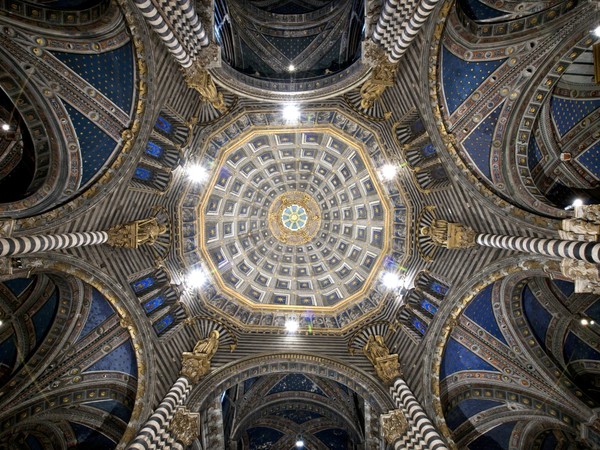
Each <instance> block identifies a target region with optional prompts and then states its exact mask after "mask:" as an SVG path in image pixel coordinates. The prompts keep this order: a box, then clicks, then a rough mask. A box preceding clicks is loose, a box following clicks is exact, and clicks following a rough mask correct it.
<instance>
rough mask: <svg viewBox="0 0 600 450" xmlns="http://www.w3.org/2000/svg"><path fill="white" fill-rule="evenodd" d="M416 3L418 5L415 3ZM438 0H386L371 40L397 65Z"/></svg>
mask: <svg viewBox="0 0 600 450" xmlns="http://www.w3.org/2000/svg"><path fill="white" fill-rule="evenodd" d="M417 2H418V3H417ZM438 2H439V0H420V1H419V0H417V1H415V0H413V1H400V0H387V1H386V2H385V5H384V7H383V10H382V12H381V15H380V16H379V20H378V21H377V25H376V26H375V30H374V31H373V40H374V41H375V42H377V43H379V44H380V45H382V46H383V47H384V48H385V49H386V53H387V55H388V58H389V60H390V62H392V63H397V62H398V61H399V60H400V58H401V57H402V55H403V54H404V52H406V50H407V49H408V46H409V45H410V43H411V42H412V41H413V40H414V39H415V37H416V36H417V33H418V32H419V30H420V29H421V27H422V26H423V25H424V24H425V22H426V20H427V18H428V17H429V15H430V14H431V13H432V12H433V10H434V8H435V7H436V6H437V4H438Z"/></svg>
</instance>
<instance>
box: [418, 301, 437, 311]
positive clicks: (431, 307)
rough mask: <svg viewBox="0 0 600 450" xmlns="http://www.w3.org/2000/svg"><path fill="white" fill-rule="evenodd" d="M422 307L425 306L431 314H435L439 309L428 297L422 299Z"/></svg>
mask: <svg viewBox="0 0 600 450" xmlns="http://www.w3.org/2000/svg"><path fill="white" fill-rule="evenodd" d="M421 308H423V309H424V310H425V311H427V312H428V313H430V314H435V313H436V312H437V310H438V307H437V306H435V305H434V304H433V303H431V302H430V301H429V300H427V299H426V298H424V299H422V300H421Z"/></svg>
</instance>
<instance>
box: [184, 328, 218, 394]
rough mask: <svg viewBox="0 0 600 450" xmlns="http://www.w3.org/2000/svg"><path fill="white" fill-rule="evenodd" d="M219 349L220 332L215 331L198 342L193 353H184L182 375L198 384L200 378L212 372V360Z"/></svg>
mask: <svg viewBox="0 0 600 450" xmlns="http://www.w3.org/2000/svg"><path fill="white" fill-rule="evenodd" d="M218 348H219V332H218V331H217V330H213V331H211V332H210V334H209V336H208V338H205V339H201V340H200V341H198V343H197V344H196V345H195V347H194V350H193V351H192V352H191V353H190V352H184V353H183V362H182V367H181V375H182V376H184V377H186V378H187V379H189V380H190V382H191V383H192V384H195V383H197V382H198V381H199V380H200V378H202V377H203V376H204V375H206V374H207V373H208V372H210V360H211V359H212V357H213V356H214V355H215V353H216V352H217V349H218Z"/></svg>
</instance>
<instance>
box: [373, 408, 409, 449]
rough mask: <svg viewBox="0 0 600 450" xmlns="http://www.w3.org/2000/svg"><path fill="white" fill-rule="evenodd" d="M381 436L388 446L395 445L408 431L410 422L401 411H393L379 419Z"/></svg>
mask: <svg viewBox="0 0 600 450" xmlns="http://www.w3.org/2000/svg"><path fill="white" fill-rule="evenodd" d="M379 420H380V422H381V434H382V436H383V438H384V439H385V441H386V442H387V443H388V444H394V443H395V442H396V441H397V440H398V439H400V438H401V437H402V435H403V434H404V433H406V432H407V431H408V420H407V419H406V416H405V415H404V413H403V412H402V410H400V409H393V410H391V411H389V412H388V413H387V414H382V415H381V416H380V418H379Z"/></svg>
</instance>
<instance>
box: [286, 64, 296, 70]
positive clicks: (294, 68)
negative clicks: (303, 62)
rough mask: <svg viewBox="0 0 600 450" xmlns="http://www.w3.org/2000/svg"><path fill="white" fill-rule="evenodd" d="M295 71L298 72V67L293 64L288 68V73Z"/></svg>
mask: <svg viewBox="0 0 600 450" xmlns="http://www.w3.org/2000/svg"><path fill="white" fill-rule="evenodd" d="M294 70H296V66H295V65H293V64H290V65H289V66H288V72H293V71H294Z"/></svg>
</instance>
